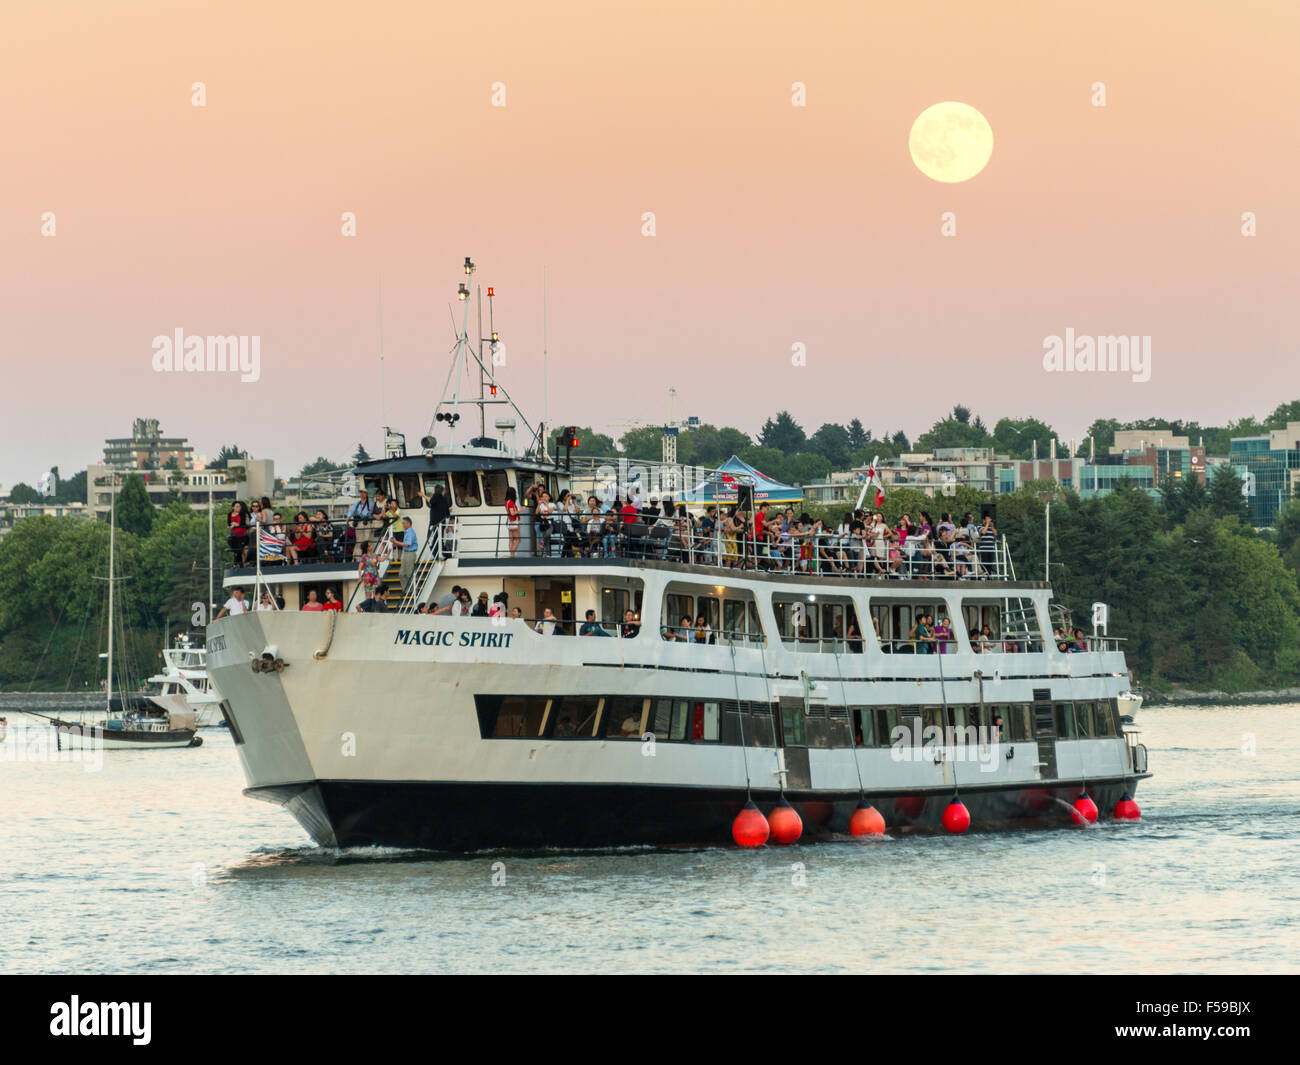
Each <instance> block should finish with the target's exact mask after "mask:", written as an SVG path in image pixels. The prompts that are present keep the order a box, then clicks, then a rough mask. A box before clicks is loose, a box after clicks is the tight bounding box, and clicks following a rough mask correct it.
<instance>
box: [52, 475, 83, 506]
mask: <svg viewBox="0 0 1300 1065" xmlns="http://www.w3.org/2000/svg"><path fill="white" fill-rule="evenodd" d="M54 501H55V502H56V503H84V502H86V471H85V470H82V471H81V472H80V473H75V474H73V475H72V476H71V477H69V478H68V479H67V480H66V481H65V480H63V479H62V478H60V479H59V483H58V484H57V485H56V486H55V489H54Z"/></svg>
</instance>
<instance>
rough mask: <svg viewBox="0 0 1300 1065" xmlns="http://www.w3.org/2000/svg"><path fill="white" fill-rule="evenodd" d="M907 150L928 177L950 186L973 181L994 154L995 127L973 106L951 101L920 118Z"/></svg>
mask: <svg viewBox="0 0 1300 1065" xmlns="http://www.w3.org/2000/svg"><path fill="white" fill-rule="evenodd" d="M907 150H908V151H909V152H911V153H912V162H914V163H915V164H916V168H917V169H918V170H920V171H921V173H922V174H924V175H925V176H926V177H928V178H933V179H934V180H935V181H944V182H948V183H949V184H951V183H954V182H958V181H969V180H970V179H971V178H973V177H974V176H975V175H976V174H978V173H979V172H980V171H981V170H983V169H984V167H985V166H987V165H988V161H989V157H990V156H991V155H992V154H993V127H992V126H990V125H989V123H988V119H986V118H985V117H984V116H983V115H981V114H980V113H979V112H978V111H976V110H975V108H973V107H971V106H970V104H959V103H953V102H952V101H951V100H948V101H945V102H944V103H941V104H935V105H934V106H933V107H927V108H926V109H925V110H924V111H922V112H921V113H920V114H919V115H918V116H917V119H916V121H915V122H913V123H912V132H911V133H910V134H909V135H908V138H907Z"/></svg>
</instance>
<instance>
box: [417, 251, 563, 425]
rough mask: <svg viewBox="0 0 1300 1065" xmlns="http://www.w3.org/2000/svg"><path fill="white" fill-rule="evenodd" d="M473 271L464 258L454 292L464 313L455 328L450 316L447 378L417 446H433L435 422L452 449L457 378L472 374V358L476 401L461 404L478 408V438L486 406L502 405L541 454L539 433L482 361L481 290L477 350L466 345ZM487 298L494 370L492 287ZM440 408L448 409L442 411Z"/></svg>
mask: <svg viewBox="0 0 1300 1065" xmlns="http://www.w3.org/2000/svg"><path fill="white" fill-rule="evenodd" d="M477 269H478V267H477V266H476V265H475V263H474V260H473V259H471V258H470V257H469V256H468V255H467V256H465V277H466V278H467V280H466V281H462V282H461V283H460V286H459V287H458V288H457V290H456V298H457V299H458V300H459V301H460V302H461V303H462V304H464V310H463V311H462V312H461V320H460V325H459V327H457V326H456V316H455V314H454V313H453V314H452V327H453V328H454V329H456V343H455V345H454V346H453V348H452V357H451V366H450V368H449V369H448V371H447V379H446V381H445V382H444V384H443V387H442V396H441V398H440V399H439V400H438V406H437V408H436V410H435V412H434V416H433V421H432V422H431V423H430V425H429V433H428V435H427V436H425V437H424V438H423V439H422V440H421V441H420V443H421V446H422V447H424V448H425V450H426V451H430V450H432V449H433V448H434V447H436V446H437V439H436V438H435V436H434V431H435V429H437V427H438V424H439V423H442V424H444V425H446V427H447V428H448V429H449V430H450V433H451V436H450V439H449V440H448V444H450V445H451V446H455V443H456V426H457V424H458V423H459V422H460V417H461V415H460V404H461V395H460V388H461V376H462V374H465V375H468V374H470V373H472V372H473V371H472V367H471V365H470V360H471V359H473V360H474V362H476V363H477V364H478V371H479V394H478V397H477V398H472V393H471V396H470V397H466V399H465V402H466V403H473V404H474V405H475V406H477V407H478V409H479V439H485V438H486V437H487V407H488V404H498V403H499V404H506V405H508V406H509V407H510V408H511V409H513V410H514V412H515V414H516V415H518V417H519V420H520V422H521V423H522V424H523V426H524V428H525V429H526V430H527V431H528V432H529V433H530V434H532V436H533V439H534V440H535V441H537V442H538V443H539V444H540V446H541V447H542V448H543V451H544V449H545V442H544V441H543V440H542V439H541V434H540V432H539V431H538V430H534V429H533V427H532V424H531V423H530V422H529V421H528V419H527V418H525V417H524V414H523V412H522V411H521V410H520V409H519V407H518V406H517V405H516V403H515V402H514V400H512V399H511V398H510V396H509V394H508V393H507V392H506V390H505V388H504V387H502V386H501V385H500V384H499V383H498V382H497V380H496V375H495V374H494V372H493V371H492V370H489V369H488V366H487V362H486V361H485V358H484V356H485V354H486V353H485V351H484V341H485V340H487V339H488V338H486V337H484V336H483V296H482V290H481V289H476V291H477V294H478V296H477V304H478V349H477V350H475V346H474V345H473V344H471V343H470V339H469V297H470V289H471V286H472V285H473V277H474V271H475V270H477ZM487 295H488V326H489V329H490V332H491V339H490V340H489V341H488V349H489V351H490V352H491V355H492V361H493V366H494V367H495V365H496V356H497V353H498V352H499V351H500V350H502V345H501V338H500V335H499V334H498V333H497V331H496V314H495V307H494V303H493V299H494V297H495V295H496V293H495V292H494V291H493V289H492V288H489V289H488V291H487ZM453 379H454V381H455V384H454V385H453V383H452V382H453ZM489 386H491V393H490V394H489V392H488V388H489ZM498 392H499V393H500V398H494V397H496V396H497V393H498ZM449 397H450V398H449ZM443 408H449V409H446V410H444V409H443Z"/></svg>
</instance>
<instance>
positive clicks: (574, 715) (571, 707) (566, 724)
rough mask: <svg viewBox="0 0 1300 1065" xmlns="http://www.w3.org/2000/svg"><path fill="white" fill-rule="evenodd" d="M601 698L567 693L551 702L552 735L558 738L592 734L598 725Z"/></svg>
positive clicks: (565, 738) (572, 737)
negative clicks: (597, 714) (597, 717)
mask: <svg viewBox="0 0 1300 1065" xmlns="http://www.w3.org/2000/svg"><path fill="white" fill-rule="evenodd" d="M599 707H600V699H598V698H596V697H595V696H587V695H565V696H563V697H562V698H559V699H554V700H552V703H551V722H552V724H551V735H552V736H553V737H554V738H555V739H557V740H571V739H578V738H580V737H587V736H590V735H591V733H592V729H593V728H595V725H596V711H597V709H599Z"/></svg>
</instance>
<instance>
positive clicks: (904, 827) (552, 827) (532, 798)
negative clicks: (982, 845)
mask: <svg viewBox="0 0 1300 1065" xmlns="http://www.w3.org/2000/svg"><path fill="white" fill-rule="evenodd" d="M1136 786H1137V780H1136V779H1133V778H1130V779H1128V780H1110V781H1089V782H1088V794H1089V795H1091V796H1092V799H1093V801H1094V802H1095V803H1096V804H1097V808H1098V810H1099V811H1100V813H1101V819H1102V820H1109V819H1110V817H1111V813H1112V811H1113V810H1114V808H1115V804H1116V803H1117V802H1118V801H1119V799H1120V798H1121V796H1122V795H1123V794H1124V793H1125V792H1126V791H1127V792H1128V793H1129V794H1130V795H1133V794H1134V792H1135V790H1136ZM1079 790H1080V785H1079V784H1077V783H1075V784H1056V785H1052V786H1043V787H1016V788H1005V789H984V790H969V791H967V790H963V791H962V793H961V799H962V802H963V803H965V804H966V807H967V809H969V810H970V814H971V828H970V831H974V832H978V831H988V830H996V829H1011V828H1029V827H1042V828H1047V827H1065V826H1072V825H1073V820H1072V818H1071V816H1070V809H1071V804H1072V803H1073V802H1074V800H1075V798H1076V797H1077V796H1078V794H1079ZM246 794H248V795H251V796H253V797H254V798H258V799H264V800H266V801H268V802H274V803H279V804H282V805H284V806H286V807H287V808H288V809H289V811H290V812H291V813H292V814H293V815H294V817H296V818H297V819H298V822H299V823H300V824H301V825H302V826H303V828H305V829H306V830H307V832H308V833H309V834H310V835H311V836H312V838H313V839H314V840H315V841H316V842H317V843H318V844H320V845H321V846H326V847H365V846H384V847H405V848H417V849H421V850H437V851H453V852H465V851H477V850H497V849H500V850H535V849H544V848H587V847H628V846H718V845H727V846H734V844H733V843H732V839H731V822H732V821H733V820H734V818H735V816H736V814H737V813H738V812H739V811H740V808H741V807H742V806H743V805H744V803H745V798H746V796H745V793H744V792H743V791H733V790H730V789H712V788H668V787H648V786H641V785H621V784H619V785H607V784H563V785H555V784H551V785H536V784H467V783H440V782H418V781H409V782H393V783H374V782H369V781H315V782H311V783H303V784H289V785H279V786H274V787H265V788H249V789H247V791H246ZM778 797H779V796H778V795H777V793H776V792H762V791H757V790H756V791H755V792H754V800H755V802H756V803H757V804H758V806H759V809H761V810H762V811H763V812H764V813H769V812H770V811H771V808H772V807H773V806H774V805H775V804H776V802H777V799H778ZM788 797H789V799H790V802H791V804H792V805H793V806H794V808H795V809H796V810H798V811H799V815H800V817H802V818H803V823H804V833H803V840H805V841H808V840H813V839H818V838H829V837H831V836H834V835H836V834H844V833H847V831H848V818H849V815H850V814H851V813H852V812H853V810H854V808H855V807H856V806H857V803H858V796H857V794H856V793H855V794H851V795H849V794H842V793H836V794H825V795H811V794H808V793H804V794H802V795H800V794H798V793H794V792H791V793H788ZM951 798H952V795H951V792H947V791H945V792H928V793H913V794H906V795H883V794H871V793H868V795H867V800H868V801H869V802H870V803H872V805H874V806H875V807H876V809H877V810H879V811H880V813H881V815H882V816H883V817H884V818H885V823H886V825H887V826H888V829H889V831H890V832H891V833H894V834H904V833H909V832H942V831H943V828H942V824H941V820H940V818H941V817H942V815H943V811H944V808H945V807H946V806H947V805H948V803H949V801H950V800H951Z"/></svg>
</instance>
